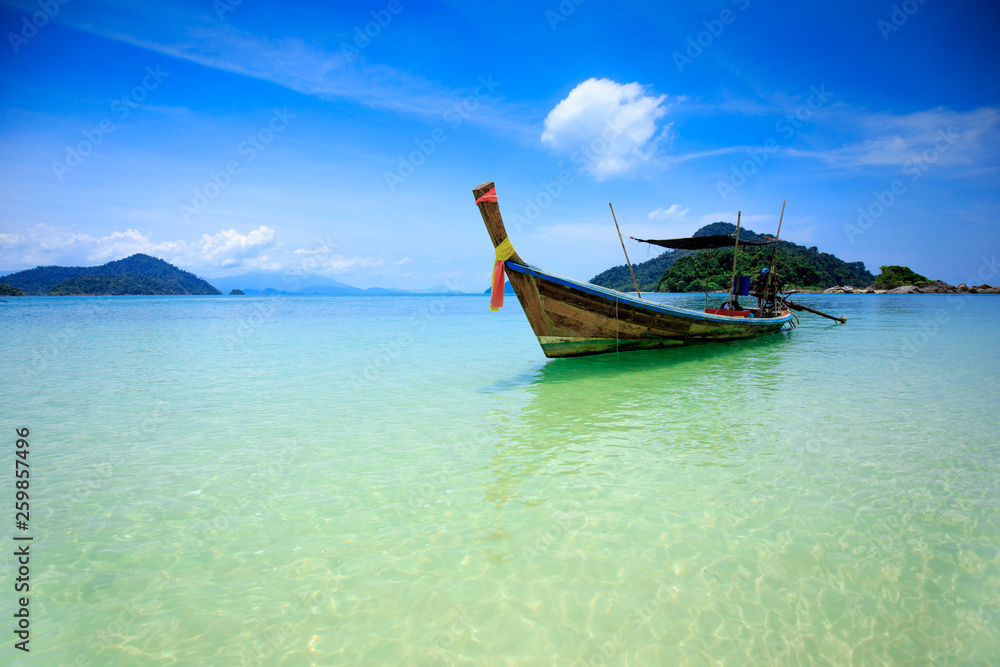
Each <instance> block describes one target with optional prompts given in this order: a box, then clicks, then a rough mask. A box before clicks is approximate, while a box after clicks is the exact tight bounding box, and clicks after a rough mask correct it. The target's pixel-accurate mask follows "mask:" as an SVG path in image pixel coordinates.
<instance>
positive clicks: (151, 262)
mask: <svg viewBox="0 0 1000 667" xmlns="http://www.w3.org/2000/svg"><path fill="white" fill-rule="evenodd" d="M0 283H4V284H5V285H8V286H10V287H11V288H14V289H17V290H20V291H21V292H22V293H23V294H24V295H26V296H104V295H113V296H117V295H130V294H131V295H161V294H221V292H220V291H219V290H217V289H215V288H214V287H212V286H211V285H210V284H208V283H207V282H205V281H204V280H202V279H201V278H199V277H198V276H196V275H194V274H193V273H189V272H187V271H184V270H182V269H178V268H177V267H176V266H174V265H173V264H170V263H168V262H165V261H163V260H162V259H157V258H156V257H150V256H149V255H144V254H141V253H139V254H136V255H132V256H130V257H126V258H125V259H120V260H117V261H114V262H108V263H107V264H102V265H101V266H86V267H84V266H39V267H37V268H34V269H27V270H25V271H18V272H17V273H11V274H10V275H7V276H0ZM11 296H14V295H11Z"/></svg>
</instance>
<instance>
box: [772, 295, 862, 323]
mask: <svg viewBox="0 0 1000 667" xmlns="http://www.w3.org/2000/svg"><path fill="white" fill-rule="evenodd" d="M784 301H785V303H787V304H788V307H789V308H791V309H792V310H804V311H806V312H809V313H812V314H813V315H821V316H823V317H826V318H827V319H831V320H833V321H834V322H840V323H841V324H847V318H846V317H837V316H836V315H827V314H826V313H824V312H822V311H819V310H814V309H813V308H809V307H808V306H803V305H802V304H801V303H795V302H794V301H789V300H788V299H785V300H784Z"/></svg>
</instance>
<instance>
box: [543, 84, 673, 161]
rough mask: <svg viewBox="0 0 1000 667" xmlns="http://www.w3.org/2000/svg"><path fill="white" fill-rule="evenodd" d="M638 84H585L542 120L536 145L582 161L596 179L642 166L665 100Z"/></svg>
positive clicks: (649, 155)
mask: <svg viewBox="0 0 1000 667" xmlns="http://www.w3.org/2000/svg"><path fill="white" fill-rule="evenodd" d="M646 91H647V88H646V86H643V85H641V84H638V83H625V84H622V83H617V82H615V81H611V80H610V79H587V80H586V81H584V82H583V83H581V84H580V85H578V86H577V87H576V88H574V89H573V90H572V91H570V93H569V95H567V96H566V99H564V100H562V101H561V102H559V104H557V105H556V106H555V108H554V109H552V111H550V112H549V115H548V116H546V117H545V131H544V132H543V133H542V143H544V144H545V145H546V146H548V147H549V148H551V149H552V150H554V151H556V152H557V153H564V154H570V155H572V157H573V160H574V163H577V162H579V161H580V160H582V161H583V162H584V164H585V165H586V166H585V169H586V170H587V171H588V172H589V173H590V174H591V175H592V176H593V177H594V178H596V179H598V180H605V179H608V178H611V177H614V176H618V175H621V174H625V173H627V172H629V171H631V170H632V169H633V168H634V167H636V166H637V165H640V164H643V163H646V162H648V161H649V160H650V159H651V158H652V156H653V154H654V153H655V151H656V143H657V140H658V139H659V138H660V137H662V136H663V133H664V132H666V130H667V129H668V128H669V125H668V126H667V127H666V128H663V130H662V131H661V130H660V128H659V126H658V121H659V120H660V118H662V117H663V116H664V115H665V114H666V113H667V111H668V107H667V106H665V104H664V103H665V102H666V99H667V96H666V95H660V96H658V97H654V96H651V95H647V94H646Z"/></svg>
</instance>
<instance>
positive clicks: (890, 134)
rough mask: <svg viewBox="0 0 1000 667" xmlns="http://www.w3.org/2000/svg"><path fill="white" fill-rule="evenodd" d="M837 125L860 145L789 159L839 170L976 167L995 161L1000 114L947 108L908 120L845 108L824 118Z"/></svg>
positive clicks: (793, 151)
mask: <svg viewBox="0 0 1000 667" xmlns="http://www.w3.org/2000/svg"><path fill="white" fill-rule="evenodd" d="M834 123H835V124H837V125H838V126H839V127H838V130H839V132H838V135H841V136H843V134H848V135H851V134H853V135H855V136H858V135H860V136H859V137H858V139H859V140H856V141H852V142H850V143H846V144H845V145H843V146H840V147H836V148H827V149H817V150H801V149H790V150H789V154H790V155H795V156H798V157H806V158H816V159H819V160H822V161H823V162H826V163H827V164H829V165H831V166H834V167H841V168H855V167H864V166H885V165H890V166H904V165H907V164H913V163H915V162H920V161H923V162H927V163H935V164H938V165H948V166H972V165H977V164H980V163H981V162H982V161H983V160H984V159H990V158H992V157H995V155H996V150H997V147H998V138H997V137H998V130H1000V110H998V109H997V108H995V107H983V108H980V109H976V110H973V111H968V112H961V111H952V110H950V109H945V108H943V107H938V108H936V109H930V110H927V111H918V112H914V113H910V114H905V115H894V114H891V113H865V112H861V111H858V110H849V109H845V108H843V107H841V108H838V109H836V110H833V111H832V113H831V114H830V115H829V116H828V117H826V118H824V125H826V126H827V127H829V126H830V125H832V124H834Z"/></svg>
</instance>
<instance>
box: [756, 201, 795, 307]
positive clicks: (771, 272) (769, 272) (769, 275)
mask: <svg viewBox="0 0 1000 667" xmlns="http://www.w3.org/2000/svg"><path fill="white" fill-rule="evenodd" d="M787 203H788V200H787V199H783V200H781V217H780V218H778V233H777V234H775V235H774V251H773V252H771V268H769V269H768V270H767V286H766V287H765V288H764V304H766V303H767V295H768V294H769V293H770V292H771V279H772V278H773V277H774V264H775V262H776V260H777V259H778V239H779V238H780V237H781V222H782V221H783V220H784V219H785V204H787ZM758 305H761V304H760V302H758ZM763 307H764V306H763V305H761V308H763Z"/></svg>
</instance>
